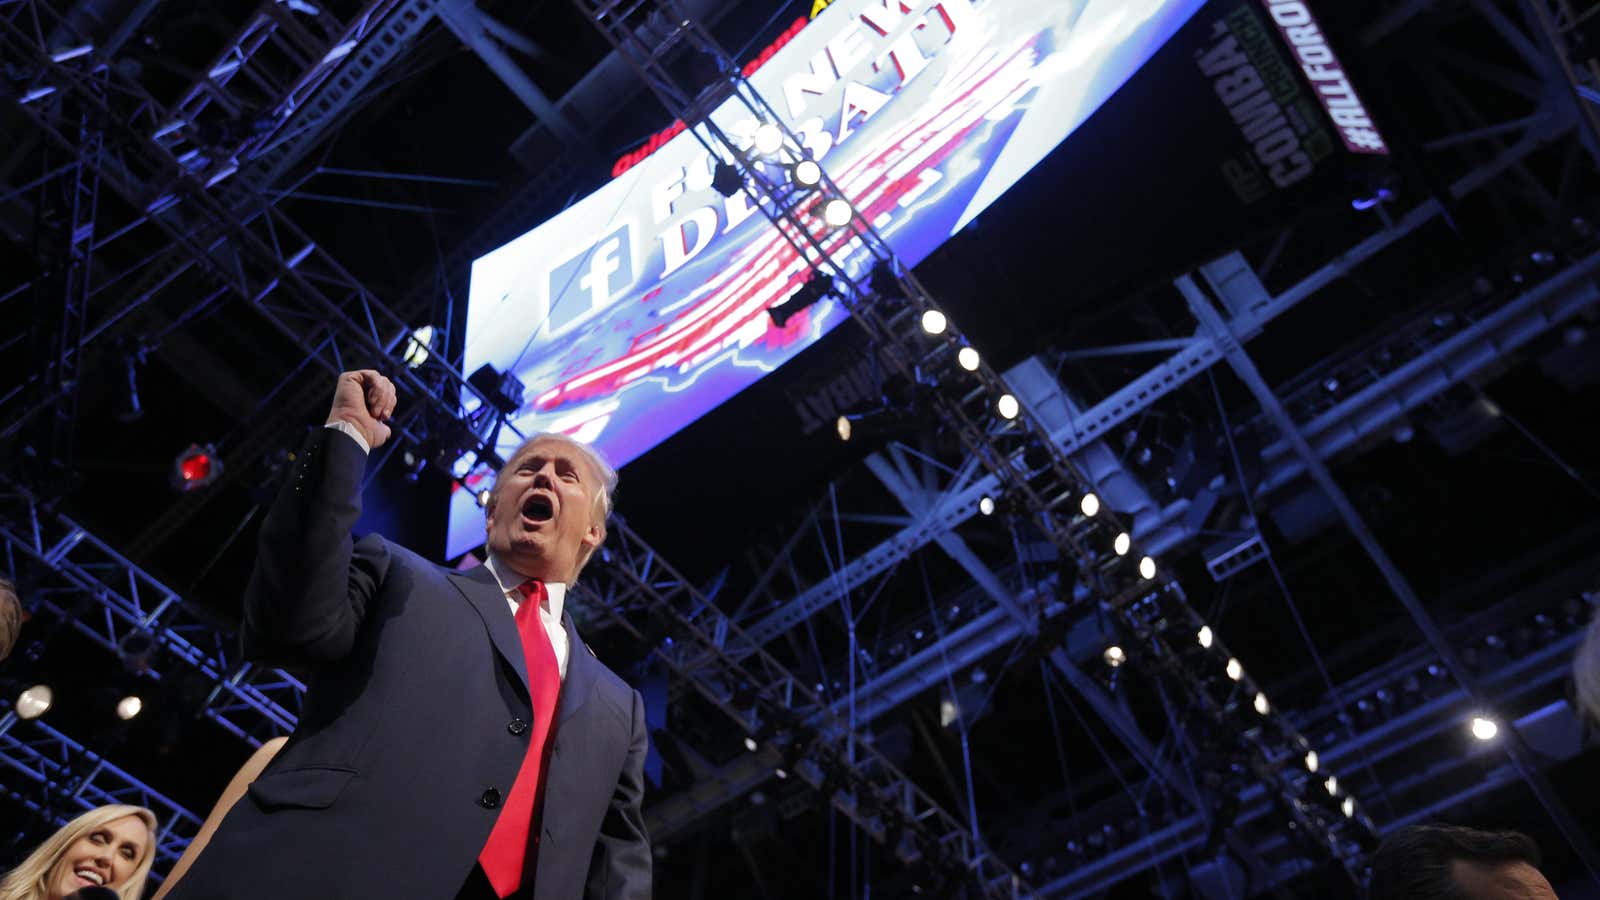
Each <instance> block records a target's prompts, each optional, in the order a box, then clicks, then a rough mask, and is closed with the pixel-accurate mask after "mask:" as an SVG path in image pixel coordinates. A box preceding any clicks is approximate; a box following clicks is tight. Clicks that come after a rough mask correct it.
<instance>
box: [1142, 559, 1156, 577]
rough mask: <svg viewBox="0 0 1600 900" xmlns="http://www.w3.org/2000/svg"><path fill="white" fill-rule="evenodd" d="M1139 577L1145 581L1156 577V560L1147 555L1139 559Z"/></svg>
mask: <svg viewBox="0 0 1600 900" xmlns="http://www.w3.org/2000/svg"><path fill="white" fill-rule="evenodd" d="M1139 577H1140V578H1143V579H1144V580H1145V581H1149V580H1150V579H1152V578H1154V577H1156V561H1155V560H1153V559H1151V558H1150V557H1148V556H1146V557H1145V558H1144V559H1141V560H1139Z"/></svg>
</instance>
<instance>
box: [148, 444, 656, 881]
mask: <svg viewBox="0 0 1600 900" xmlns="http://www.w3.org/2000/svg"><path fill="white" fill-rule="evenodd" d="M365 466H366V455H365V454H364V453H362V451H361V448H360V447H359V445H357V444H356V442H355V441H353V440H351V439H350V438H349V437H348V436H346V435H343V434H340V433H338V432H336V431H333V430H330V429H322V430H321V433H320V434H318V435H317V436H316V437H315V438H313V439H312V440H311V442H310V443H309V445H308V447H307V449H306V451H305V453H304V454H303V455H302V456H301V458H300V459H299V460H298V461H297V463H296V468H295V470H294V472H293V473H292V474H291V476H290V479H289V483H288V484H287V485H285V487H284V491H283V493H282V495H280V497H279V498H278V500H277V502H276V503H275V504H274V506H273V509H272V511H271V513H269V514H268V516H267V518H266V520H265V522H263V524H262V529H261V549H260V556H259V558H258V560H257V563H256V568H255V572H254V574H253V575H252V577H251V580H250V585H249V588H248V590H247V592H246V595H245V621H244V626H243V629H242V630H243V640H244V645H245V652H246V655H247V656H248V657H249V658H251V659H255V660H258V661H261V662H264V663H272V664H280V665H281V664H289V665H297V666H299V667H301V668H303V669H305V670H307V671H308V672H309V673H310V676H309V677H310V683H309V684H308V686H307V687H308V689H307V692H306V698H305V705H304V708H303V710H302V712H301V716H300V722H299V725H298V727H297V728H296V729H295V733H294V735H293V736H292V737H291V738H290V740H289V742H288V744H287V745H286V746H285V747H284V749H283V750H282V751H281V752H280V753H279V754H278V756H277V758H276V759H274V760H273V761H272V764H271V765H270V766H269V767H268V768H267V770H266V771H265V772H263V773H262V775H261V777H260V778H258V779H257V780H256V781H255V783H254V784H252V785H251V786H250V789H249V794H248V795H247V796H246V797H245V798H243V799H241V800H240V801H239V803H238V804H237V805H235V807H234V808H233V811H232V812H230V813H229V814H228V816H227V818H226V819H225V820H224V821H223V823H222V826H221V827H220V828H219V829H218V830H217V833H216V835H215V836H214V837H213V838H212V839H211V843H210V844H209V845H208V846H207V847H206V850H205V852H204V853H202V854H201V855H200V857H199V859H198V860H197V861H196V863H195V865H194V867H193V868H192V869H191V870H190V871H189V874H188V875H187V876H186V877H185V878H184V879H183V881H182V882H181V883H180V884H179V885H178V887H177V888H176V889H175V890H174V891H173V893H172V894H171V897H172V900H209V898H221V897H228V898H255V897H260V898H269V897H270V898H273V900H282V898H285V897H292V898H305V900H312V898H317V900H325V898H327V900H332V898H367V897H371V898H380V897H381V898H394V897H406V898H420V900H435V898H437V900H450V898H452V897H454V896H456V892H457V891H458V890H459V889H460V887H461V885H462V884H463V882H465V881H466V879H467V876H468V875H469V874H470V873H471V871H472V867H473V866H474V864H475V863H476V860H477V856H478V853H479V851H480V850H482V849H483V845H484V842H485V841H486V840H487V839H488V837H489V831H490V829H491V828H492V827H493V826H494V822H495V817H496V816H497V815H499V813H500V808H499V801H500V799H501V798H503V797H504V795H505V794H506V793H508V792H509V790H510V788H511V784H512V781H513V780H514V779H515V778H516V774H517V770H518V768H519V767H520V766H521V764H522V759H523V755H524V753H525V752H526V749H527V746H528V740H529V734H530V733H531V729H530V728H527V727H525V724H524V723H528V722H531V721H532V718H533V717H532V711H531V701H530V700H529V693H528V688H527V671H526V664H525V663H524V661H523V653H522V645H521V643H520V640H519V638H518V636H517V630H516V623H515V622H514V620H513V618H512V614H511V610H510V607H509V606H508V605H507V603H506V599H505V595H504V594H502V593H501V591H500V587H499V585H498V584H497V583H496V582H495V580H494V577H493V575H491V574H490V573H489V571H488V570H487V569H485V568H483V567H479V568H477V569H474V570H472V571H470V572H457V571H454V570H450V569H446V568H443V567H441V566H437V565H434V564H432V563H429V562H427V561H426V560H424V559H422V558H421V557H418V556H417V555H416V554H414V553H411V552H410V551H408V550H406V549H405V548H403V547H400V546H398V545H395V544H391V543H389V542H387V541H385V540H384V539H383V538H382V537H379V536H377V535H369V536H367V537H365V538H363V539H361V540H360V541H359V542H352V540H351V536H350V529H351V527H352V526H353V525H354V524H355V522H356V519H357V517H358V515H359V513H360V485H361V476H362V472H363V470H364V468H365ZM563 620H564V623H565V625H566V628H567V637H568V639H569V644H568V646H569V647H570V648H571V650H570V654H569V660H568V663H567V675H566V679H565V681H564V682H563V683H562V686H561V697H560V701H559V705H558V707H557V710H558V711H557V715H556V722H557V724H556V729H555V733H554V738H553V741H554V743H553V746H552V749H551V751H550V756H549V760H550V762H549V768H548V770H547V771H548V774H547V776H546V778H547V780H546V783H545V794H544V798H545V806H544V820H543V828H542V830H541V833H540V835H538V837H537V842H538V843H537V848H536V850H537V865H538V870H537V880H536V886H535V890H534V892H533V894H532V897H533V898H534V900H578V898H580V897H581V898H585V900H645V898H648V897H649V896H650V862H651V860H650V848H649V843H648V841H647V838H646V836H645V832H644V820H643V816H642V814H641V811H640V804H641V799H642V793H643V767H644V758H645V748H646V741H647V737H646V731H645V719H644V704H643V701H642V700H641V699H640V697H639V694H638V692H636V691H634V690H633V689H632V688H630V687H628V685H627V684H626V683H624V682H623V681H622V679H620V678H618V677H617V676H616V675H614V674H612V672H611V671H610V670H608V669H607V668H606V667H605V666H603V665H601V664H600V662H599V660H597V659H595V658H594V656H593V655H592V654H591V653H590V652H589V651H588V649H587V648H586V646H585V645H584V643H583V642H582V640H580V639H579V637H578V634H577V632H576V631H575V630H574V629H573V626H572V620H571V618H570V617H568V616H564V617H563ZM534 856H535V854H533V853H530V854H529V857H530V860H531V859H533V858H534Z"/></svg>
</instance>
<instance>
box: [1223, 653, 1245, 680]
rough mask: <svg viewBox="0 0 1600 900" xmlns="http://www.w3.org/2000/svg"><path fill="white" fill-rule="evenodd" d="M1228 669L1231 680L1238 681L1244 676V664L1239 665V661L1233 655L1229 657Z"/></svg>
mask: <svg viewBox="0 0 1600 900" xmlns="http://www.w3.org/2000/svg"><path fill="white" fill-rule="evenodd" d="M1227 671H1228V680H1229V681H1238V680H1239V679H1241V678H1243V677H1244V666H1241V665H1239V661H1238V660H1237V659H1234V658H1233V657H1231V656H1230V657H1228V669H1227Z"/></svg>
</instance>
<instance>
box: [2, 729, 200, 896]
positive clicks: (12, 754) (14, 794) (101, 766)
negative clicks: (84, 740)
mask: <svg viewBox="0 0 1600 900" xmlns="http://www.w3.org/2000/svg"><path fill="white" fill-rule="evenodd" d="M0 710H4V714H3V715H0V770H3V771H5V772H6V773H7V777H6V778H4V779H0V792H3V793H4V794H5V795H6V796H7V797H10V798H11V799H12V800H14V801H16V802H17V803H19V804H21V805H22V806H23V807H24V808H26V809H27V810H29V811H30V812H32V813H33V814H34V815H36V816H38V817H39V818H40V819H41V820H42V821H44V822H45V823H46V824H47V825H48V826H49V827H55V828H59V827H60V826H62V825H65V824H66V823H67V822H68V821H69V820H71V819H73V818H74V817H76V816H78V815H79V814H81V813H84V812H87V811H88V810H91V809H94V808H95V807H97V806H105V805H107V804H112V803H125V804H130V805H133V806H142V807H144V808H146V809H148V810H150V811H151V812H153V813H155V814H156V819H157V820H158V821H159V822H160V830H159V831H158V832H157V833H156V862H157V863H158V864H160V868H161V869H162V870H165V869H166V868H167V867H168V866H171V865H172V864H173V863H175V862H177V861H178V857H179V856H181V855H183V851H184V848H186V847H188V846H189V842H190V841H191V840H193V839H194V836H195V834H196V833H198V832H199V830H200V819H199V817H198V816H196V815H195V814H194V813H192V812H190V811H188V810H187V809H184V808H183V807H182V806H180V805H179V804H177V803H176V802H174V801H172V800H170V799H168V798H167V797H166V796H164V795H162V794H160V793H158V792H156V791H154V790H151V789H150V788H149V787H147V786H146V785H145V784H144V783H142V782H140V781H139V779H137V778H135V777H133V776H132V775H130V774H128V773H127V772H126V771H124V770H122V769H120V768H118V767H117V766H116V765H114V764H112V763H111V762H110V761H109V760H107V759H106V758H104V757H103V756H101V755H100V754H98V753H95V752H94V751H93V750H90V749H89V748H87V747H85V746H83V745H82V744H80V743H78V742H77V741H74V740H73V739H72V738H69V737H67V736H66V735H64V734H62V733H61V732H59V731H56V730H55V729H54V728H51V727H50V726H49V725H46V724H45V723H43V722H41V721H38V720H33V721H23V720H22V719H20V718H18V716H17V714H16V713H15V712H13V711H12V710H11V708H10V704H9V703H3V702H0ZM151 877H153V878H155V879H156V880H157V881H159V880H160V879H161V875H160V873H158V872H154V871H152V873H151Z"/></svg>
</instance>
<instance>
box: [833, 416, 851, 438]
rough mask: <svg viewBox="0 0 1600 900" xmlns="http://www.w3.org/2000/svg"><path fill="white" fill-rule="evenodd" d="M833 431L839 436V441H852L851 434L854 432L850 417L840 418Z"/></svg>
mask: <svg viewBox="0 0 1600 900" xmlns="http://www.w3.org/2000/svg"><path fill="white" fill-rule="evenodd" d="M833 430H834V432H835V433H836V434H838V435H839V440H841V441H848V440H850V433H851V432H852V431H853V430H854V429H853V428H852V427H851V425H850V417H849V416H840V417H839V418H838V419H836V420H834V423H833Z"/></svg>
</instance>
